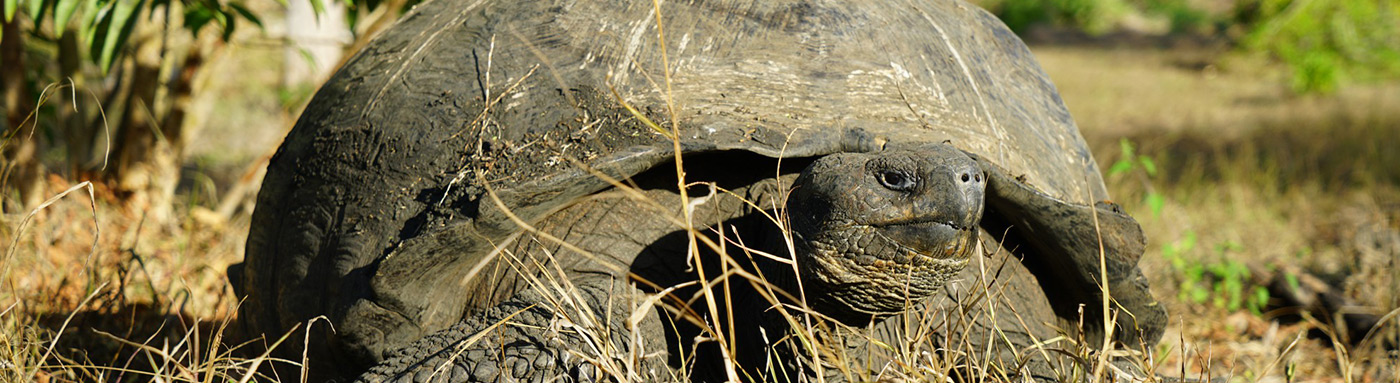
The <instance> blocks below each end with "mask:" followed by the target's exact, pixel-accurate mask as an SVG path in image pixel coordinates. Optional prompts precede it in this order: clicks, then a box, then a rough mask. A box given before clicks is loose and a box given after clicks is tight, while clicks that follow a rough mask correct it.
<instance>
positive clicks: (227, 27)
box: [219, 11, 238, 42]
mask: <svg viewBox="0 0 1400 383" xmlns="http://www.w3.org/2000/svg"><path fill="white" fill-rule="evenodd" d="M219 22H220V24H221V25H223V27H224V34H223V38H224V42H228V41H229V39H232V38H233V30H234V27H237V26H238V24H237V23H238V18H236V17H233V15H230V14H228V12H224V11H220V12H219Z"/></svg>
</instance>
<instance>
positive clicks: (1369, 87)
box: [0, 44, 1400, 382]
mask: <svg viewBox="0 0 1400 383" xmlns="http://www.w3.org/2000/svg"><path fill="white" fill-rule="evenodd" d="M242 49H246V51H245V52H243V53H244V54H240V55H231V56H230V57H236V59H235V60H249V61H256V60H260V59H259V57H264V56H268V57H270V56H275V55H276V54H277V53H276V52H275V51H272V52H261V53H260V51H259V49H260V48H257V47H255V46H253V47H247V48H242ZM1033 51H1034V52H1035V54H1036V56H1037V58H1038V59H1039V60H1040V61H1041V63H1042V65H1043V66H1044V67H1045V69H1046V70H1047V72H1049V74H1050V76H1051V77H1052V79H1053V80H1054V82H1055V83H1056V85H1057V86H1058V87H1059V89H1060V91H1061V94H1062V96H1063V98H1064V100H1065V102H1066V103H1067V104H1068V106H1069V108H1070V110H1071V112H1072V113H1073V115H1074V116H1075V118H1076V120H1077V121H1078V123H1079V125H1080V128H1081V130H1082V131H1083V133H1084V135H1085V137H1086V139H1087V140H1088V141H1089V143H1090V145H1091V147H1092V148H1093V150H1094V154H1095V157H1096V158H1097V160H1098V162H1099V164H1100V167H1101V168H1102V169H1105V170H1106V171H1110V169H1115V168H1119V167H1118V166H1117V165H1116V164H1117V163H1118V162H1120V161H1121V160H1128V161H1126V162H1125V163H1126V164H1127V165H1125V166H1123V167H1121V170H1120V171H1116V172H1112V171H1111V172H1110V174H1108V175H1106V180H1107V182H1108V184H1109V187H1110V190H1111V193H1112V194H1113V195H1114V196H1115V198H1116V199H1117V201H1118V202H1120V203H1122V204H1123V205H1124V206H1126V207H1127V208H1128V209H1129V211H1130V213H1131V214H1132V215H1134V216H1135V217H1137V218H1138V220H1139V221H1140V222H1141V224H1142V225H1143V228H1144V229H1145V231H1146V232H1147V233H1148V235H1149V245H1148V253H1147V254H1146V255H1145V257H1144V260H1143V267H1144V270H1145V271H1146V274H1147V275H1148V276H1149V278H1150V280H1151V286H1152V288H1153V290H1154V291H1155V292H1156V293H1157V294H1158V295H1159V297H1161V298H1162V299H1163V300H1164V302H1165V303H1166V305H1167V307H1168V309H1169V310H1170V312H1171V315H1172V318H1173V319H1172V323H1173V326H1172V328H1171V329H1170V330H1169V332H1168V335H1167V336H1166V337H1165V338H1164V339H1163V341H1162V343H1161V344H1160V345H1159V347H1158V349H1157V353H1156V355H1154V358H1153V361H1154V364H1155V366H1156V372H1157V373H1159V374H1162V375H1166V376H1186V377H1191V378H1201V377H1209V378H1223V379H1225V380H1226V381H1230V382H1255V381H1259V382H1288V381H1318V382H1332V381H1345V382H1352V381H1355V382H1395V381H1397V379H1400V378H1397V371H1400V367H1397V365H1400V361H1397V360H1400V357H1398V356H1397V352H1396V351H1395V349H1396V345H1397V343H1400V335H1397V330H1396V328H1397V327H1400V326H1397V324H1396V322H1397V321H1396V320H1395V319H1394V317H1393V316H1391V317H1388V318H1389V319H1387V320H1386V321H1383V323H1382V324H1383V326H1381V327H1380V330H1378V331H1376V332H1375V334H1374V335H1372V336H1370V337H1369V338H1367V339H1365V340H1364V341H1361V342H1356V343H1353V342H1350V341H1349V340H1348V338H1350V336H1349V335H1350V334H1351V333H1352V332H1355V331H1354V330H1348V329H1344V328H1339V326H1337V325H1334V324H1332V323H1334V322H1336V321H1335V320H1334V318H1331V317H1318V316H1315V315H1311V314H1310V313H1307V312H1306V311H1305V310H1299V309H1297V308H1290V307H1283V306H1282V305H1281V302H1280V301H1279V299H1280V298H1279V297H1275V296H1264V297H1262V298H1261V297H1259V292H1258V291H1259V289H1260V288H1261V287H1262V286H1261V285H1260V284H1259V282H1258V281H1256V280H1257V279H1259V278H1260V275H1259V274H1262V273H1261V271H1278V270H1285V269H1287V270H1294V269H1288V268H1287V267H1294V268H1296V270H1298V271H1297V273H1299V275H1303V274H1306V275H1309V276H1315V277H1316V279H1317V280H1319V281H1321V282H1322V283H1324V284H1326V286H1330V287H1331V288H1334V289H1335V290H1336V292H1338V294H1340V295H1341V296H1343V297H1344V298H1345V302H1347V304H1349V305H1350V306H1348V307H1347V308H1346V310H1350V311H1347V312H1358V313H1366V314H1372V315H1376V316H1381V315H1385V314H1387V313H1392V314H1393V313H1394V311H1393V310H1396V309H1397V307H1400V294H1397V291H1400V278H1397V270H1400V269H1397V268H1396V266H1397V265H1396V263H1397V260H1400V151H1396V150H1394V149H1393V148H1391V146H1394V145H1395V144H1397V143H1400V84H1354V85H1352V86H1350V87H1348V88H1345V89H1343V90H1342V91H1340V92H1339V93H1337V94H1334V95H1328V96H1308V97H1300V96H1294V95H1292V94H1291V93H1289V92H1288V90H1287V87H1286V85H1285V83H1284V82H1282V81H1281V80H1280V76H1281V75H1282V74H1281V73H1279V72H1278V70H1276V69H1270V68H1272V67H1269V66H1267V65H1260V64H1259V63H1257V62H1251V61H1248V60H1244V59H1240V60H1234V59H1228V58H1227V59H1220V57H1222V56H1221V55H1226V54H1228V53H1227V52H1223V51H1221V50H1220V48H1215V47H1212V46H1210V45H1205V46H1185V47H1174V48H1173V47H1167V48H1163V47H1161V46H1157V45H1149V46H1148V47H1141V46H1137V47H1134V46H1113V45H1105V44H1085V45H1076V46H1065V45H1058V46H1044V45H1042V46H1034V47H1033ZM260 55H262V56H260ZM264 58H265V57H264ZM226 68H240V69H237V70H243V71H245V72H247V71H248V70H246V69H241V68H243V67H241V66H239V65H236V64H229V65H227V66H226ZM226 70H235V69H226ZM260 70H261V69H254V70H253V71H254V72H256V73H244V75H245V76H244V77H243V78H245V79H248V80H247V81H243V82H239V83H236V84H228V85H225V86H222V87H221V88H219V90H218V91H219V92H222V93H221V97H227V99H228V100H230V102H227V103H223V104H221V106H220V107H219V108H218V109H216V112H215V113H216V116H227V118H217V117H216V118H212V119H211V122H210V124H209V125H208V126H207V127H206V128H205V131H203V132H201V133H200V138H199V139H198V141H197V142H196V143H195V144H194V145H193V146H192V148H193V153H192V154H191V159H190V166H188V167H187V170H188V173H189V175H188V177H186V178H187V179H188V180H189V182H187V183H186V184H185V186H183V187H182V196H183V201H185V203H184V204H183V205H182V206H180V207H178V208H177V211H179V212H180V214H179V217H180V219H179V220H177V221H174V222H162V223H154V222H147V221H146V220H145V219H144V217H142V216H141V215H140V214H139V213H133V212H127V211H123V210H121V209H118V208H116V207H113V206H111V205H110V201H113V200H114V198H113V197H112V196H111V194H110V193H109V192H107V191H106V190H104V189H103V188H102V186H101V185H93V186H88V187H83V184H78V183H76V182H74V181H72V180H65V179H60V178H57V177H55V178H52V179H51V180H50V182H49V189H50V192H51V194H52V195H55V196H58V195H60V193H62V192H64V191H65V190H69V189H71V188H74V187H77V188H76V189H73V191H72V193H70V194H68V195H67V196H66V197H64V198H61V199H58V200H57V201H56V202H55V203H54V204H52V205H51V206H48V207H47V208H45V209H44V210H42V211H40V212H38V213H37V214H32V215H26V216H6V217H4V223H5V225H4V227H3V228H0V233H3V235H0V239H3V240H4V243H6V244H7V246H8V247H9V248H8V250H7V252H6V253H5V254H4V258H3V259H4V262H3V264H0V286H3V287H0V297H2V298H4V299H3V300H0V370H3V371H10V372H3V373H0V381H14V379H19V377H21V376H27V375H24V374H23V373H24V372H25V371H24V369H23V368H21V367H28V368H33V367H32V366H42V368H40V371H39V373H38V375H37V376H38V377H39V380H40V381H44V382H48V381H73V380H78V381H123V379H131V378H133V377H137V376H146V375H150V374H156V375H161V376H162V377H165V378H168V379H170V380H184V379H188V380H191V381H192V380H200V379H203V378H206V377H210V378H213V379H215V380H237V379H236V378H237V377H241V376H242V373H241V372H240V371H246V368H247V364H248V363H253V362H266V361H265V360H259V359H254V360H252V361H248V360H245V359H240V358H235V357H234V356H233V355H232V354H229V350H230V349H231V348H233V347H236V345H230V344H224V343H223V342H222V341H221V338H220V337H219V334H221V331H220V326H222V325H224V324H225V323H226V322H227V321H228V320H229V319H230V316H231V315H232V313H233V312H234V311H235V310H234V307H236V305H237V303H238V299H237V297H235V296H233V294H232V290H231V289H230V288H229V285H228V282H227V279H226V277H225V275H224V271H225V269H226V267H227V266H228V265H230V264H232V263H235V262H237V261H239V260H240V259H241V258H242V253H243V241H244V239H245V238H246V235H247V230H248V227H247V225H248V223H247V221H248V215H247V212H248V211H247V209H246V207H245V208H243V209H242V210H236V211H235V214H234V215H233V216H232V218H231V219H222V218H220V217H219V215H218V214H211V212H213V211H214V210H216V209H217V207H218V206H219V205H220V202H223V201H221V199H226V198H234V197H237V198H240V200H239V201H244V200H246V199H247V198H248V197H249V196H250V195H251V194H247V193H244V194H241V195H234V196H231V195H230V194H228V193H227V191H229V190H231V189H234V188H236V187H237V186H238V184H239V182H240V180H241V179H243V178H244V177H245V176H252V179H256V169H257V167H258V166H259V165H258V164H260V163H261V162H262V161H264V160H265V159H266V157H267V156H268V155H269V154H270V153H271V150H272V148H271V146H273V145H274V144H275V143H276V142H277V141H278V138H279V137H280V135H282V134H284V133H285V131H286V129H287V127H288V126H290V123H291V118H292V117H291V116H292V114H291V113H287V112H285V111H283V109H282V107H281V106H280V105H279V103H278V102H276V101H275V100H268V99H267V97H268V96H266V95H259V94H257V90H256V89H260V87H262V86H267V87H273V86H275V85H276V84H275V81H276V80H275V79H276V76H275V75H274V76H267V75H265V74H262V73H261V72H258V71H260ZM267 70H273V71H275V68H271V69H267ZM274 73H275V72H274ZM260 82H266V83H267V84H261V83H260ZM260 84H261V85H260ZM261 89H266V88H261ZM232 137H252V138H253V139H251V140H243V139H238V140H235V139H233V138H232ZM231 140H232V141H234V142H255V143H256V144H254V145H236V146H228V145H221V144H220V143H221V142H230V141H231ZM1127 147H1131V149H1132V150H1131V152H1132V153H1131V155H1128V156H1125V154H1128V153H1126V152H1127V151H1126V150H1125V149H1126V148H1127ZM1144 158H1145V160H1144ZM253 184H254V185H255V184H256V183H255V182H254V183H253ZM89 195H92V196H95V197H96V202H95V203H92V202H91V200H90V199H89V197H88V196H89ZM235 204H236V205H240V206H246V204H242V203H241V202H238V201H235ZM1285 266H1287V267H1285ZM1249 270H1254V271H1255V272H1254V273H1251V274H1248V275H1246V273H1248V272H1249ZM1290 275H1292V274H1290ZM55 337H57V339H58V341H57V342H56V343H55V342H52V341H53V340H54V339H55ZM1387 342H1389V343H1387ZM283 378H284V377H268V378H266V380H278V381H296V379H283Z"/></svg>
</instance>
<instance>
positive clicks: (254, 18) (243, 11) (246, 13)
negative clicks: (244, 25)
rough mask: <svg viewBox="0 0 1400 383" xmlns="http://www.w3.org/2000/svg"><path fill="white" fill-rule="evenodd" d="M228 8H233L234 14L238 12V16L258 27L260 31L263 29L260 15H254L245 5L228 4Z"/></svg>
mask: <svg viewBox="0 0 1400 383" xmlns="http://www.w3.org/2000/svg"><path fill="white" fill-rule="evenodd" d="M228 7H229V8H233V11H234V12H238V15H240V16H243V19H245V20H248V22H251V23H253V25H257V26H258V29H263V23H262V20H261V19H258V15H257V14H254V13H253V11H250V10H248V8H247V7H244V6H243V4H241V3H228Z"/></svg>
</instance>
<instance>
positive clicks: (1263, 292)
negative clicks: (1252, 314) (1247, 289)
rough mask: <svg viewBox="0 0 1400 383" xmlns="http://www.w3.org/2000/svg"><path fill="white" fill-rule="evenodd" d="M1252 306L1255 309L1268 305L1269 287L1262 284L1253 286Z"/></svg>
mask: <svg viewBox="0 0 1400 383" xmlns="http://www.w3.org/2000/svg"><path fill="white" fill-rule="evenodd" d="M1254 306H1255V309H1256V310H1257V309H1263V308H1265V307H1268V306H1269V289H1266V288H1264V286H1254Z"/></svg>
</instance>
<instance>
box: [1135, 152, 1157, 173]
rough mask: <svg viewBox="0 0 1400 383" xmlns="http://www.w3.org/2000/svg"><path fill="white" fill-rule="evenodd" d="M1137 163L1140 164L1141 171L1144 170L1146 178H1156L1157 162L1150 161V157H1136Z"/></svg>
mask: <svg viewBox="0 0 1400 383" xmlns="http://www.w3.org/2000/svg"><path fill="white" fill-rule="evenodd" d="M1138 163H1140V164H1142V170H1146V171H1147V175H1148V176H1152V177H1155V176H1157V162H1155V161H1152V157H1148V156H1138Z"/></svg>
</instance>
